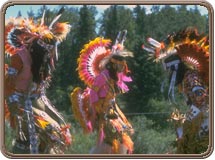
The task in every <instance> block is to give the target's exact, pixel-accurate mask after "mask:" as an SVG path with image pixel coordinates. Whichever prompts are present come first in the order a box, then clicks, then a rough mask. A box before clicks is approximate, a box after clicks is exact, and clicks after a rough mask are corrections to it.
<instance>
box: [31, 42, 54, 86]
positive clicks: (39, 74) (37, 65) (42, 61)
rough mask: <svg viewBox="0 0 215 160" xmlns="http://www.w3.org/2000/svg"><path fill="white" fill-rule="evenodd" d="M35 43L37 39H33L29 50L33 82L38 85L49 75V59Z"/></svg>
mask: <svg viewBox="0 0 215 160" xmlns="http://www.w3.org/2000/svg"><path fill="white" fill-rule="evenodd" d="M37 41H38V39H35V40H34V41H33V42H32V46H31V48H30V54H31V58H32V66H31V71H32V74H33V81H34V82H36V83H40V82H42V80H45V79H46V78H47V77H48V76H49V75H50V64H49V62H50V57H49V55H48V51H47V50H46V49H45V48H44V47H42V46H40V45H39V44H38V43H37Z"/></svg>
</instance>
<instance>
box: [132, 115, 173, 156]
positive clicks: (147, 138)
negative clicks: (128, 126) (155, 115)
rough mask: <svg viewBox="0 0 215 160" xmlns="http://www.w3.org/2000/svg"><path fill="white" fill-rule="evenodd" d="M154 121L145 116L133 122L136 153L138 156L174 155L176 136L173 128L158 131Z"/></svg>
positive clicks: (136, 118)
mask: <svg viewBox="0 0 215 160" xmlns="http://www.w3.org/2000/svg"><path fill="white" fill-rule="evenodd" d="M154 123H155V122H154V121H152V120H149V119H147V118H146V117H145V116H138V117H135V118H134V119H133V120H132V124H133V128H134V130H135V134H134V136H133V137H132V139H133V141H134V153H136V154H166V153H174V152H175V147H174V146H173V144H172V142H173V141H174V140H175V138H176V136H175V133H174V131H173V129H172V128H165V129H161V128H159V129H157V128H156V127H154Z"/></svg>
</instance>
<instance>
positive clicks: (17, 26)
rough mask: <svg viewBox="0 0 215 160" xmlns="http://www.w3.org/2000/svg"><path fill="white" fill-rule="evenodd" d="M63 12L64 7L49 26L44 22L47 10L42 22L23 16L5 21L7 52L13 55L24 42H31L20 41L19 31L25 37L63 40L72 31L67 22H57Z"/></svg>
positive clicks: (58, 41)
mask: <svg viewBox="0 0 215 160" xmlns="http://www.w3.org/2000/svg"><path fill="white" fill-rule="evenodd" d="M62 12H63V8H62V9H61V10H60V11H59V12H58V14H57V15H56V17H55V18H54V19H53V21H52V22H51V23H50V25H49V26H47V25H46V24H44V18H45V11H44V13H43V16H42V18H41V23H40V24H38V23H36V21H35V20H33V19H28V18H23V17H17V18H10V19H8V20H7V21H6V22H5V53H7V54H11V55H12V54H14V53H15V52H16V50H17V49H18V48H19V47H20V46H21V45H22V44H24V43H28V42H29V41H28V40H29V39H28V40H27V39H24V40H22V41H20V40H19V39H18V38H17V33H16V32H17V31H19V32H20V33H19V34H24V35H26V37H25V38H27V36H28V38H32V37H37V38H38V39H42V40H46V41H48V42H50V41H55V42H57V44H58V43H60V42H62V41H63V40H64V39H65V38H66V36H67V34H68V33H69V32H70V28H71V26H70V25H69V24H68V23H66V22H63V23H60V22H57V21H58V19H59V18H60V17H61V14H62ZM15 31H16V32H15ZM56 54H57V53H56Z"/></svg>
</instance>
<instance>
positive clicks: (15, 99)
mask: <svg viewBox="0 0 215 160" xmlns="http://www.w3.org/2000/svg"><path fill="white" fill-rule="evenodd" d="M21 96H23V94H22V93H19V92H14V93H13V94H12V95H10V96H9V97H8V101H9V103H19V102H20V97H21Z"/></svg>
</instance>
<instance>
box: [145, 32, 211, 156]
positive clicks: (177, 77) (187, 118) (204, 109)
mask: <svg viewBox="0 0 215 160" xmlns="http://www.w3.org/2000/svg"><path fill="white" fill-rule="evenodd" d="M148 42H149V43H150V44H151V45H152V47H146V46H143V49H145V50H146V51H148V52H151V53H152V54H151V55H152V56H155V60H156V61H160V60H161V61H162V64H163V67H164V69H165V70H167V71H168V72H169V73H170V86H169V91H168V97H169V100H170V101H171V102H173V103H175V104H176V100H175V94H174V91H175V88H174V86H175V85H178V86H179V88H180V90H181V91H182V93H183V94H184V95H185V97H186V102H187V105H188V106H189V109H188V111H187V112H186V114H181V113H180V109H179V110H176V111H175V112H173V113H172V115H171V118H172V119H173V120H175V126H176V133H177V153H179V154H201V153H204V152H206V151H207V149H208V147H209V110H210V109H209V101H208V100H209V96H208V94H209V56H210V55H209V42H208V37H207V36H204V35H203V34H201V35H200V34H199V33H198V31H197V29H195V28H186V29H185V30H182V31H180V32H178V33H175V34H171V35H169V36H168V37H167V39H166V40H165V41H163V42H161V43H159V42H157V41H156V40H154V39H152V38H149V39H148Z"/></svg>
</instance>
